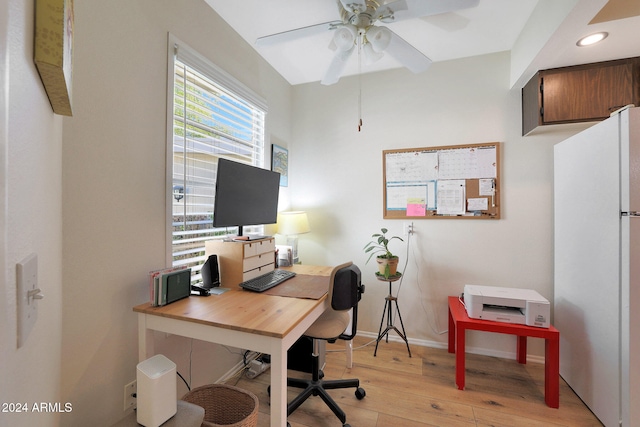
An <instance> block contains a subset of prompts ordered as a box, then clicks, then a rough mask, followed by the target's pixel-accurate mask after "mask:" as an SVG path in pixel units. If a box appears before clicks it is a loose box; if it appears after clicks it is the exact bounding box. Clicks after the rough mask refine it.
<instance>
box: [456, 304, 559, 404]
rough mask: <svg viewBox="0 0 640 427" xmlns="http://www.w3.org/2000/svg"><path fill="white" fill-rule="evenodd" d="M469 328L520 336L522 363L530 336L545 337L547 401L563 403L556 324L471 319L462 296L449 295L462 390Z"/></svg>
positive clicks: (459, 380)
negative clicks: (460, 297)
mask: <svg viewBox="0 0 640 427" xmlns="http://www.w3.org/2000/svg"><path fill="white" fill-rule="evenodd" d="M467 329H471V330H475V331H486V332H498V333H502V334H510V335H517V336H518V344H517V348H516V357H517V360H518V362H520V363H527V337H535V338H544V340H545V357H544V400H545V402H546V403H547V406H549V407H551V408H558V407H559V406H560V390H559V387H560V372H559V370H560V332H559V331H558V330H557V329H556V328H554V327H553V326H550V327H549V328H537V327H534V326H526V325H516V324H513V323H502V322H493V321H490V320H481V319H471V318H469V316H468V315H467V310H466V309H465V308H464V305H462V303H461V302H460V299H459V298H458V297H449V353H456V384H457V386H458V389H459V390H464V374H465V372H464V369H465V367H464V364H465V361H464V355H465V335H466V330H467Z"/></svg>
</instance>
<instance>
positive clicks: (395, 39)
mask: <svg viewBox="0 0 640 427" xmlns="http://www.w3.org/2000/svg"><path fill="white" fill-rule="evenodd" d="M390 33H391V41H390V42H389V46H388V47H387V48H386V49H385V51H384V52H385V53H387V54H388V55H389V56H391V57H392V58H394V59H395V60H397V61H398V62H400V64H402V65H403V66H405V67H407V68H408V69H410V70H411V71H413V72H414V73H416V74H417V73H421V72H423V71H425V70H426V69H427V68H429V66H430V65H431V62H432V61H431V59H429V58H428V57H427V56H426V55H424V54H423V53H422V52H420V51H419V50H418V49H416V48H415V47H413V46H412V45H411V44H409V43H407V42H406V41H405V40H404V39H403V38H402V37H400V36H399V35H397V34H396V33H394V32H393V31H390Z"/></svg>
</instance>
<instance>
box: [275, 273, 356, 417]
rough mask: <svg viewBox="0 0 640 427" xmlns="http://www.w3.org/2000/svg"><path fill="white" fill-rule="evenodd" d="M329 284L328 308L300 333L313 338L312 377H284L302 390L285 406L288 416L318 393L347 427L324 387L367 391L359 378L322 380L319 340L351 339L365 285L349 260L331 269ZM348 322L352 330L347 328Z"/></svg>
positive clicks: (354, 330) (290, 383)
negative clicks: (352, 388)
mask: <svg viewBox="0 0 640 427" xmlns="http://www.w3.org/2000/svg"><path fill="white" fill-rule="evenodd" d="M330 283H331V285H330V287H329V294H328V296H327V298H329V300H330V301H331V309H329V310H327V311H325V312H324V313H323V314H322V315H321V316H320V317H319V318H318V319H317V320H316V321H315V322H314V323H313V324H312V325H311V326H310V327H309V329H307V331H306V332H305V333H304V335H303V336H305V337H308V338H311V339H313V355H312V363H313V366H312V371H311V379H310V380H305V379H299V378H288V379H287V385H289V386H291V387H296V388H303V389H304V391H303V392H302V393H300V394H299V395H298V396H297V397H295V398H294V399H293V400H292V401H291V402H290V403H289V405H288V406H287V415H291V413H292V412H293V411H295V410H296V409H297V408H298V407H299V406H300V405H301V404H302V403H303V402H304V401H305V400H307V398H308V397H309V396H320V397H321V398H322V400H324V402H325V403H326V404H327V406H328V407H329V408H330V409H331V410H332V411H333V413H334V414H336V416H337V417H338V418H339V419H340V421H341V422H342V424H343V425H344V427H348V426H349V424H346V419H347V417H346V415H345V413H344V411H343V410H342V409H340V407H339V406H338V404H337V403H336V402H335V401H334V400H333V399H332V398H331V396H329V394H328V393H327V391H326V390H331V389H337V388H351V387H355V388H356V391H355V394H356V397H357V398H358V399H363V398H364V397H365V395H366V392H365V391H364V389H363V388H360V380H358V379H348V380H328V381H325V380H323V379H322V377H323V376H324V374H323V372H322V371H321V370H320V361H319V356H318V355H319V340H326V341H329V342H335V341H336V340H337V339H341V340H352V339H353V337H354V336H355V335H356V328H357V323H358V301H360V298H361V295H362V294H363V293H364V285H363V284H362V283H361V282H360V269H359V268H358V267H357V266H355V265H353V264H352V263H351V262H348V263H345V264H342V265H339V266H337V267H336V268H334V269H333V271H332V272H331V278H330ZM352 309H353V310H352ZM350 310H352V316H350V315H349V311H350ZM350 321H351V329H350V330H349V331H346V329H347V327H348V326H349V322H350Z"/></svg>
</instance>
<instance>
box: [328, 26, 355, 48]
mask: <svg viewBox="0 0 640 427" xmlns="http://www.w3.org/2000/svg"><path fill="white" fill-rule="evenodd" d="M357 34H358V30H357V28H356V27H355V26H354V25H343V26H341V27H338V29H336V30H335V33H334V34H333V43H334V44H335V46H336V48H337V49H338V50H341V51H343V52H346V51H348V50H350V49H351V48H352V47H353V45H354V43H355V40H356V35H357Z"/></svg>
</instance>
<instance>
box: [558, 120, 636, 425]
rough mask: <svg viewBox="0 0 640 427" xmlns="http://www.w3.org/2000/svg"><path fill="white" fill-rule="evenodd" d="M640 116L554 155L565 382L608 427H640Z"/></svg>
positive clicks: (606, 126)
mask: <svg viewBox="0 0 640 427" xmlns="http://www.w3.org/2000/svg"><path fill="white" fill-rule="evenodd" d="M639 215H640V108H629V109H625V110H622V111H619V112H617V113H615V114H614V115H612V117H610V118H608V119H607V120H604V121H603V122H600V123H598V124H596V125H594V126H592V127H590V128H588V129H587V130H585V131H583V132H581V133H579V134H577V135H575V136H573V137H571V138H569V139H567V140H565V141H563V142H561V143H559V144H557V145H556V146H555V147H554V307H553V324H554V326H555V327H556V328H558V330H559V331H560V375H561V377H562V378H563V379H564V380H565V381H566V382H567V383H568V384H569V386H570V387H571V388H572V389H573V390H574V391H575V392H576V393H577V395H578V396H579V397H580V398H581V399H582V400H583V401H584V402H585V403H586V404H587V406H589V408H590V409H591V410H592V411H593V413H594V414H595V415H596V416H597V417H598V418H599V419H600V421H601V422H602V423H603V424H604V425H605V426H607V427H613V426H619V425H621V426H623V427H632V426H640V216H639Z"/></svg>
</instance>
